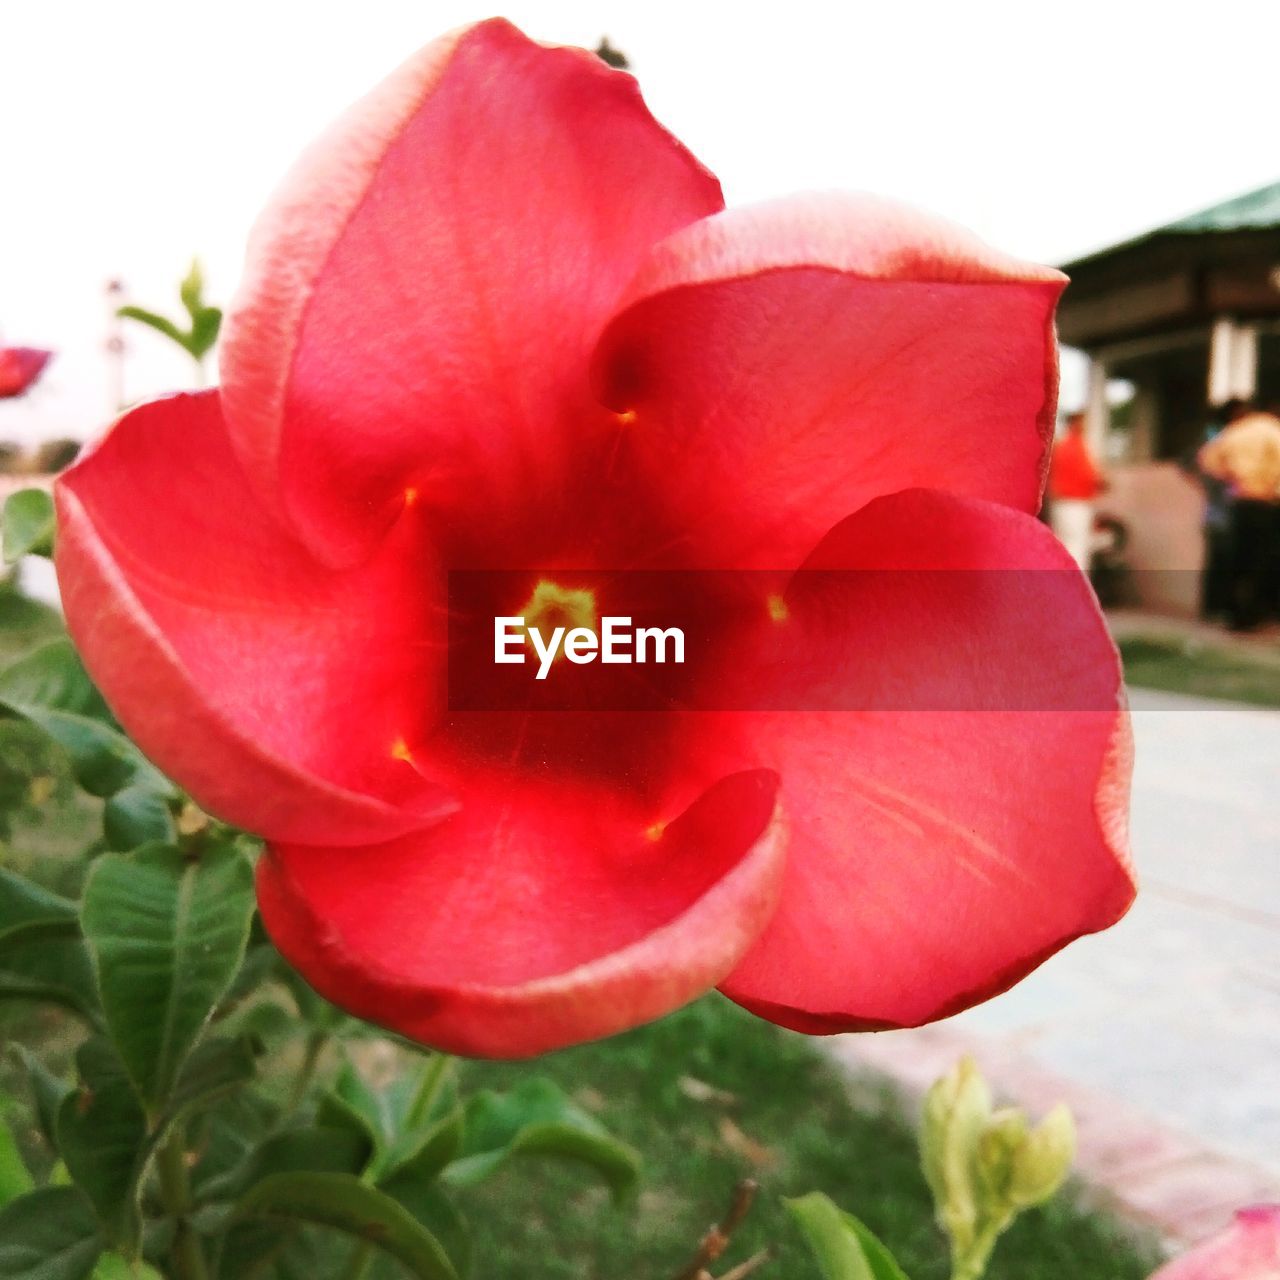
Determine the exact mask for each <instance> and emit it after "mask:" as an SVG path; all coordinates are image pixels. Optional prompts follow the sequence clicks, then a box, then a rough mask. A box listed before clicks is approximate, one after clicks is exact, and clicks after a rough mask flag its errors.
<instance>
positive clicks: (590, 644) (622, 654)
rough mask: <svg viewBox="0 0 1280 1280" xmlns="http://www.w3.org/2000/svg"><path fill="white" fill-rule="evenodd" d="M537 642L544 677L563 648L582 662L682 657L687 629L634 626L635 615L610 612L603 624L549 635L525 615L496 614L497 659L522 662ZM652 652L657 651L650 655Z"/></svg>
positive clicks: (675, 659)
mask: <svg viewBox="0 0 1280 1280" xmlns="http://www.w3.org/2000/svg"><path fill="white" fill-rule="evenodd" d="M529 646H532V648H533V651H534V653H535V654H536V655H537V659H538V672H537V675H536V676H535V677H534V678H535V679H537V680H545V679H546V678H547V673H548V672H549V671H550V670H551V665H552V663H554V662H555V660H556V659H557V658H558V657H560V656H561V655H562V654H563V656H564V657H566V658H568V659H569V661H570V662H574V663H577V664H579V665H581V664H583V663H588V662H595V661H596V660H597V659H598V660H599V661H600V662H602V663H604V664H606V665H609V664H618V665H623V664H630V663H633V662H637V663H640V662H657V663H667V662H674V663H683V662H684V632H683V631H682V630H681V629H680V628H679V627H635V628H633V627H632V622H631V619H630V618H623V617H605V618H602V619H601V620H600V629H599V631H596V630H595V628H593V627H563V626H560V627H553V628H552V630H551V632H550V634H549V635H544V634H543V632H542V629H541V628H540V627H538V626H535V625H532V624H530V623H529V622H528V620H527V619H526V618H524V617H519V616H508V617H502V616H499V617H496V618H494V620H493V660H494V662H495V663H498V664H507V663H522V662H524V661H525V658H526V656H527V649H528V647H529ZM650 654H652V657H651V656H650Z"/></svg>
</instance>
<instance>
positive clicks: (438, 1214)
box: [369, 1171, 471, 1280]
mask: <svg viewBox="0 0 1280 1280" xmlns="http://www.w3.org/2000/svg"><path fill="white" fill-rule="evenodd" d="M381 1190H383V1191H385V1192H386V1194H387V1195H389V1196H391V1198H392V1199H393V1200H396V1201H397V1202H399V1203H400V1204H401V1205H403V1206H404V1208H405V1209H407V1210H408V1212H409V1213H410V1214H412V1215H413V1217H414V1219H415V1220H416V1221H417V1222H420V1223H421V1224H422V1225H423V1226H424V1227H426V1229H427V1230H428V1231H430V1232H431V1234H432V1235H433V1236H435V1238H436V1239H437V1240H439V1241H440V1243H441V1245H443V1246H444V1251H445V1252H446V1253H447V1254H448V1255H449V1260H450V1261H451V1262H452V1263H453V1266H454V1270H455V1271H457V1273H458V1274H459V1275H460V1276H465V1275H467V1274H469V1273H470V1271H471V1232H470V1230H469V1229H468V1227H467V1223H466V1219H464V1218H463V1216H462V1214H460V1213H459V1212H458V1210H457V1209H456V1208H455V1207H454V1204H453V1201H452V1200H450V1199H449V1198H448V1197H447V1196H446V1195H445V1193H444V1192H443V1191H442V1190H441V1189H440V1187H439V1185H438V1184H437V1183H436V1182H435V1181H434V1180H424V1179H422V1178H419V1177H416V1176H415V1175H414V1174H412V1173H410V1172H408V1171H406V1172H402V1173H398V1174H396V1176H395V1177H394V1178H392V1179H391V1181H390V1182H387V1183H386V1184H384V1185H383V1186H382V1188H381ZM396 1272H397V1268H396V1265H395V1263H393V1262H392V1261H390V1259H387V1258H378V1259H377V1260H376V1261H375V1262H374V1265H373V1267H372V1269H371V1271H370V1277H369V1280H395V1277H396Z"/></svg>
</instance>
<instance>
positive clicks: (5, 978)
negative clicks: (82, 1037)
mask: <svg viewBox="0 0 1280 1280" xmlns="http://www.w3.org/2000/svg"><path fill="white" fill-rule="evenodd" d="M6 998H7V999H25V1000H48V1001H51V1002H52V1003H54V1004H58V1005H61V1006H62V1007H63V1008H64V1009H69V1010H70V1011H71V1012H72V1013H75V1014H78V1015H79V1016H80V1017H82V1018H84V1019H85V1020H86V1021H88V1022H89V1023H91V1024H93V1025H95V1026H96V1025H97V1023H98V1020H99V1018H100V1011H99V1009H98V993H97V987H96V984H95V983H94V979H93V968H92V966H91V965H90V963H89V952H88V950H87V949H86V948H85V945H84V943H83V942H82V941H81V940H80V939H79V938H40V939H32V940H29V941H28V942H27V943H25V944H24V945H23V946H21V947H15V948H12V949H10V950H8V951H6V952H4V953H3V954H0V1000H3V999H6Z"/></svg>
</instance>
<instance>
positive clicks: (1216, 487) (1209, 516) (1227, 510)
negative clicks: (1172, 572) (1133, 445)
mask: <svg viewBox="0 0 1280 1280" xmlns="http://www.w3.org/2000/svg"><path fill="white" fill-rule="evenodd" d="M1240 403H1241V402H1240V401H1239V400H1228V401H1227V403H1226V404H1224V405H1223V406H1222V407H1221V408H1220V409H1219V410H1218V411H1217V413H1216V414H1215V415H1214V418H1213V419H1212V421H1210V422H1209V424H1208V425H1207V426H1206V427H1205V429H1204V437H1203V439H1202V440H1201V442H1200V443H1201V447H1203V446H1204V445H1206V444H1208V443H1209V441H1210V440H1214V439H1216V438H1217V436H1218V435H1220V434H1221V432H1222V428H1223V427H1224V426H1225V425H1226V424H1227V423H1228V422H1230V421H1231V419H1232V418H1233V417H1234V416H1235V415H1236V413H1237V409H1238V406H1239V405H1240ZM1183 465H1184V466H1185V468H1186V469H1187V470H1188V471H1190V472H1191V473H1193V474H1194V476H1195V477H1196V479H1197V480H1199V482H1200V487H1201V489H1202V490H1203V491H1204V510H1203V511H1202V513H1201V517H1200V527H1201V532H1202V533H1203V535H1204V568H1203V569H1202V570H1201V572H1200V616H1201V617H1202V618H1205V619H1225V618H1226V617H1227V615H1228V614H1229V613H1230V611H1231V600H1232V586H1231V488H1230V486H1229V485H1228V484H1227V482H1226V481H1225V480H1220V479H1219V478H1218V477H1217V476H1212V475H1210V474H1209V473H1208V472H1207V471H1205V470H1204V469H1203V468H1202V467H1201V466H1200V463H1199V448H1197V447H1195V446H1193V447H1192V449H1191V450H1190V454H1189V457H1186V458H1184V460H1183Z"/></svg>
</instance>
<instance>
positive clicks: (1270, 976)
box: [830, 690, 1280, 1244]
mask: <svg viewBox="0 0 1280 1280" xmlns="http://www.w3.org/2000/svg"><path fill="white" fill-rule="evenodd" d="M1133 705H1134V731H1135V736H1136V739H1137V764H1136V769H1135V778H1134V801H1133V847H1134V856H1135V860H1136V862H1137V865H1138V871H1139V876H1140V878H1141V881H1142V890H1141V893H1140V895H1139V898H1138V902H1137V903H1136V904H1135V906H1134V908H1133V910H1132V911H1131V912H1130V913H1129V915H1128V916H1127V917H1126V918H1125V919H1124V920H1123V921H1122V922H1121V923H1120V924H1119V925H1118V926H1116V927H1115V928H1114V929H1112V930H1109V931H1108V932H1107V933H1105V934H1100V935H1097V936H1095V937H1092V938H1087V939H1083V940H1081V941H1080V942H1077V943H1075V944H1074V945H1073V946H1071V947H1069V948H1068V949H1067V950H1066V951H1065V952H1063V953H1062V954H1060V955H1058V956H1055V957H1054V958H1053V959H1052V960H1050V961H1049V962H1048V963H1047V964H1046V965H1044V966H1043V967H1042V968H1041V969H1040V970H1039V971H1037V972H1036V973H1035V974H1033V975H1032V976H1031V977H1030V978H1029V979H1027V980H1026V981H1025V982H1023V983H1021V984H1019V985H1018V986H1017V987H1015V988H1014V989H1013V990H1012V991H1010V992H1008V993H1006V994H1005V995H1003V996H1001V997H999V998H998V999H996V1000H993V1001H991V1002H990V1003H988V1004H986V1005H983V1006H981V1007H980V1008H978V1009H974V1010H970V1011H969V1012H967V1013H964V1014H961V1015H960V1016H958V1017H956V1018H952V1019H949V1020H948V1021H946V1022H944V1023H940V1024H938V1025H937V1026H934V1027H925V1028H921V1029H920V1030H915V1031H893V1032H884V1033H882V1034H880V1035H874V1036H846V1037H837V1038H836V1039H834V1040H833V1041H831V1042H830V1043H831V1048H832V1052H833V1053H835V1054H836V1055H837V1056H838V1057H839V1058H840V1059H841V1060H842V1061H844V1062H845V1063H847V1064H849V1065H850V1066H851V1067H854V1068H857V1069H864V1070H865V1069H870V1070H873V1071H877V1072H881V1073H883V1074H886V1075H888V1076H890V1077H891V1078H893V1079H894V1080H895V1081H896V1082H897V1083H898V1084H899V1085H900V1086H901V1087H902V1088H903V1089H904V1090H905V1091H906V1092H908V1093H910V1094H918V1093H919V1092H921V1091H922V1090H923V1089H924V1088H925V1087H926V1086H927V1085H928V1084H929V1083H930V1082H931V1081H932V1080H933V1079H934V1078H935V1077H936V1076H938V1075H941V1074H942V1072H943V1071H945V1070H946V1069H947V1068H948V1067H949V1066H950V1065H951V1064H952V1063H953V1062H954V1061H955V1059H956V1058H957V1057H959V1056H960V1055H961V1054H962V1053H966V1052H968V1053H973V1054H974V1056H975V1057H976V1058H977V1059H978V1061H979V1063H980V1064H981V1066H982V1067H983V1070H984V1071H985V1072H986V1073H987V1075H988V1077H989V1078H990V1079H991V1080H992V1082H993V1085H994V1086H995V1087H996V1088H997V1090H998V1091H999V1092H1000V1093H1002V1094H1003V1095H1005V1096H1007V1097H1009V1098H1011V1099H1013V1100H1015V1101H1017V1102H1019V1103H1021V1104H1023V1105H1026V1106H1028V1107H1029V1108H1030V1109H1031V1110H1032V1111H1034V1112H1040V1111H1043V1110H1045V1109H1047V1108H1048V1107H1049V1106H1050V1105H1051V1104H1052V1103H1053V1102H1055V1101H1057V1100H1059V1099H1061V1100H1063V1101H1066V1102H1067V1103H1068V1104H1069V1105H1071V1107H1072V1109H1073V1110H1074V1111H1075V1113H1076V1118H1077V1122H1078V1124H1079V1129H1080V1154H1079V1160H1078V1163H1077V1168H1078V1172H1079V1173H1080V1175H1081V1177H1082V1178H1083V1179H1084V1180H1085V1182H1086V1183H1087V1184H1089V1185H1090V1187H1091V1188H1093V1189H1094V1191H1095V1192H1096V1194H1097V1195H1098V1196H1099V1197H1100V1198H1102V1199H1103V1200H1105V1201H1107V1202H1109V1203H1110V1204H1111V1205H1112V1206H1113V1207H1115V1208H1116V1209H1118V1210H1119V1211H1121V1212H1122V1213H1124V1214H1125V1215H1127V1216H1128V1217H1130V1218H1131V1219H1133V1220H1134V1221H1135V1222H1137V1223H1139V1224H1141V1225H1144V1226H1148V1227H1151V1228H1153V1229H1154V1230H1156V1231H1157V1232H1159V1233H1160V1234H1162V1235H1163V1236H1164V1237H1165V1238H1167V1239H1168V1240H1170V1241H1171V1242H1176V1243H1179V1244H1186V1243H1191V1242H1194V1241H1196V1240H1198V1239H1201V1238H1203V1237H1204V1236H1206V1235H1208V1234H1211V1233H1213V1232H1214V1231H1216V1230H1218V1229H1219V1228H1220V1227H1222V1226H1224V1225H1225V1224H1226V1222H1227V1221H1228V1220H1229V1218H1230V1216H1231V1213H1232V1211H1233V1210H1234V1209H1236V1208H1239V1207H1241V1206H1243V1205H1246V1204H1251V1203H1258V1202H1259V1201H1265V1200H1271V1201H1280V712H1275V711H1264V710H1256V709H1252V708H1244V707H1235V706H1230V705H1228V704H1224V703H1214V702H1207V701H1204V700H1199V699H1191V698H1176V697H1174V696H1173V695H1169V694H1154V695H1148V694H1146V693H1144V692H1143V691H1141V690H1137V691H1135V692H1134V695H1133Z"/></svg>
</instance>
